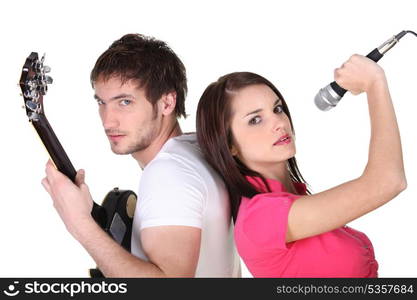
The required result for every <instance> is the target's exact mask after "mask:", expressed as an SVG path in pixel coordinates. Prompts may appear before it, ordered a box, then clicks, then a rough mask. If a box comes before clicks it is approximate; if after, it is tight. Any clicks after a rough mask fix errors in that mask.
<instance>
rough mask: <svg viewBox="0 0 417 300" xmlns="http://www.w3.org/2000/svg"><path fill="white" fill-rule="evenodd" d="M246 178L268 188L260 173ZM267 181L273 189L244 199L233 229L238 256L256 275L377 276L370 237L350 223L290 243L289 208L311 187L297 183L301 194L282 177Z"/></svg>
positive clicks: (257, 185) (263, 188)
mask: <svg viewBox="0 0 417 300" xmlns="http://www.w3.org/2000/svg"><path fill="white" fill-rule="evenodd" d="M247 179H248V181H249V182H250V183H252V184H253V185H254V186H256V187H258V188H260V189H261V190H263V191H266V189H265V186H264V184H263V183H262V181H261V180H260V179H259V178H255V177H247ZM267 182H268V184H269V186H270V188H271V191H272V192H271V193H263V194H257V195H255V196H254V197H252V199H248V198H245V197H243V198H242V202H241V205H240V208H239V214H238V217H237V220H236V224H235V229H234V233H235V242H236V246H237V250H238V252H239V255H240V256H241V258H242V259H243V261H244V262H245V264H246V266H247V267H248V269H249V271H250V272H251V273H252V275H253V276H254V277H377V276H378V272H377V271H378V263H377V261H376V260H375V255H374V251H373V247H372V244H371V242H370V240H369V239H368V238H367V237H366V235H365V234H363V233H362V232H359V231H357V230H354V229H352V228H350V227H347V226H344V227H341V228H338V229H335V230H332V231H329V232H326V233H322V234H319V235H315V236H312V237H308V238H304V239H301V240H297V241H294V242H290V243H286V242H285V236H286V232H287V226H288V212H289V209H290V207H291V204H292V203H293V202H294V201H295V200H296V199H297V198H298V197H300V195H305V194H306V186H305V185H304V184H302V183H295V188H296V189H297V192H298V194H300V195H294V194H291V193H288V192H287V191H286V190H285V187H284V186H283V185H282V184H281V183H280V182H279V181H277V180H272V179H267Z"/></svg>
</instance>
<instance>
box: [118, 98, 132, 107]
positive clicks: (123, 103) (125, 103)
mask: <svg viewBox="0 0 417 300" xmlns="http://www.w3.org/2000/svg"><path fill="white" fill-rule="evenodd" d="M131 102H132V101H131V100H128V99H123V100H122V101H120V104H121V105H124V106H126V105H129V104H130V103H131Z"/></svg>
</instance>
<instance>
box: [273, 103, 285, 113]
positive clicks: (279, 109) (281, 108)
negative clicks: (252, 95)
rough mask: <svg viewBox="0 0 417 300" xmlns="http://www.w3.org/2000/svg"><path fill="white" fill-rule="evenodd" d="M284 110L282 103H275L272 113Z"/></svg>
mask: <svg viewBox="0 0 417 300" xmlns="http://www.w3.org/2000/svg"><path fill="white" fill-rule="evenodd" d="M283 111H284V109H283V107H282V105H277V106H275V107H274V113H276V114H277V113H278V114H279V113H282V112H283Z"/></svg>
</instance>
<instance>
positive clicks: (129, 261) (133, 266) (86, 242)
mask: <svg viewBox="0 0 417 300" xmlns="http://www.w3.org/2000/svg"><path fill="white" fill-rule="evenodd" d="M80 227H81V226H80ZM74 236H75V237H76V239H77V240H78V241H79V242H80V243H81V245H82V246H83V247H84V248H85V249H86V250H87V252H88V253H89V254H90V255H91V257H92V258H93V259H94V261H95V262H96V264H97V266H98V268H99V269H100V271H101V272H102V273H103V274H104V276H106V277H166V275H165V273H164V272H163V271H162V270H161V269H160V268H159V267H158V266H156V265H155V264H153V263H151V262H147V261H144V260H141V259H139V258H137V257H136V256H134V255H132V254H131V253H129V252H128V251H126V250H125V249H124V248H123V247H122V246H120V245H119V244H117V242H116V241H114V240H113V239H112V238H111V237H110V236H109V235H108V234H107V233H106V232H104V231H103V230H102V229H101V228H100V227H99V226H98V225H97V224H96V223H95V222H94V221H93V220H91V221H90V220H89V221H86V223H85V224H83V226H82V227H81V230H80V231H79V232H78V233H77V234H76V235H74Z"/></svg>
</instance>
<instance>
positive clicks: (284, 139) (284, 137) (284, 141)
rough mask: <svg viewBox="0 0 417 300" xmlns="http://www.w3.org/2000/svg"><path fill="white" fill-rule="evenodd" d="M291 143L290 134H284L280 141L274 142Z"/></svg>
mask: <svg viewBox="0 0 417 300" xmlns="http://www.w3.org/2000/svg"><path fill="white" fill-rule="evenodd" d="M289 143H291V137H290V136H289V135H285V136H282V137H281V138H280V139H279V140H278V141H276V142H275V143H274V146H280V145H287V144H289Z"/></svg>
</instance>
